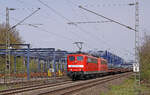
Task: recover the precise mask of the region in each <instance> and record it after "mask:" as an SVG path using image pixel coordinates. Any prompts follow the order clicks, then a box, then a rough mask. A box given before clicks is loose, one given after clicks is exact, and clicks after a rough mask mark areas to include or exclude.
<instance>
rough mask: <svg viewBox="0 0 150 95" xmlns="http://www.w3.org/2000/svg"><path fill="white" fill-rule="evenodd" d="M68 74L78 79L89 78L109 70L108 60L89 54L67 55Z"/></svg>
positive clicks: (73, 78)
mask: <svg viewBox="0 0 150 95" xmlns="http://www.w3.org/2000/svg"><path fill="white" fill-rule="evenodd" d="M67 71H68V73H67V75H68V76H69V77H71V78H72V80H76V79H78V78H80V79H81V78H89V77H94V76H96V75H100V74H105V73H107V72H108V65H107V61H106V60H105V59H103V58H99V57H93V56H91V55H87V54H69V55H68V56H67Z"/></svg>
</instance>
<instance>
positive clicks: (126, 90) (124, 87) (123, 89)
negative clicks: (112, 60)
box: [100, 78, 150, 95]
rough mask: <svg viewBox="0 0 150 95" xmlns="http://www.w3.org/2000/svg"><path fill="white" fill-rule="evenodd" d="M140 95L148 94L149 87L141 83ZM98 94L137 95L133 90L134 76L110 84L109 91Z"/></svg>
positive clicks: (149, 94) (149, 93)
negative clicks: (115, 83) (116, 83)
mask: <svg viewBox="0 0 150 95" xmlns="http://www.w3.org/2000/svg"><path fill="white" fill-rule="evenodd" d="M140 90H141V93H142V94H140V95H150V88H148V87H146V86H145V84H142V85H141V88H140ZM100 95H137V94H136V92H135V90H134V78H129V79H126V80H125V81H124V82H123V83H122V84H120V85H110V91H108V92H107V93H104V92H102V93H101V94H100Z"/></svg>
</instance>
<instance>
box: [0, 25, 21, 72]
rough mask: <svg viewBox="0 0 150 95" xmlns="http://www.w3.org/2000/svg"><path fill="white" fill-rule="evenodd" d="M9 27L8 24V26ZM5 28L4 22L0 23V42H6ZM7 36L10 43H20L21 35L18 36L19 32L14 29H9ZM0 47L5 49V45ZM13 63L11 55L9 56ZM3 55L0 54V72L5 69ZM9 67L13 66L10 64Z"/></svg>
mask: <svg viewBox="0 0 150 95" xmlns="http://www.w3.org/2000/svg"><path fill="white" fill-rule="evenodd" d="M9 27H10V26H9ZM7 30H8V29H7V28H6V25H5V24H0V44H6V34H7ZM8 34H9V38H10V44H22V43H23V41H22V40H21V37H20V36H19V32H18V31H17V30H16V29H11V30H10V31H9V33H8ZM12 48H21V47H19V46H14V47H12ZM0 49H6V47H5V46H0ZM10 63H13V57H11V62H10ZM5 66H6V65H5V55H0V72H3V71H4V69H5ZM11 68H13V66H12V64H11Z"/></svg>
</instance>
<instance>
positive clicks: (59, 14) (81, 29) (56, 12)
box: [38, 0, 112, 47]
mask: <svg viewBox="0 0 150 95" xmlns="http://www.w3.org/2000/svg"><path fill="white" fill-rule="evenodd" d="M38 1H39V2H40V3H41V4H43V5H44V6H46V7H47V8H49V9H50V10H51V11H53V12H54V13H55V14H57V15H58V16H60V17H61V18H63V19H65V20H67V21H69V22H71V20H70V19H68V18H66V17H65V16H63V15H62V14H61V13H59V12H58V11H56V10H55V9H53V8H52V7H50V6H49V5H47V4H46V3H44V2H42V1H41V0H38ZM111 21H112V20H111ZM111 21H110V22H111ZM73 24H74V25H75V26H76V27H77V28H78V29H79V30H80V31H82V32H84V33H87V34H90V36H91V35H93V36H95V37H96V38H98V39H99V40H103V39H101V38H99V37H98V36H97V35H94V34H93V33H90V32H87V31H86V30H84V29H83V28H81V27H79V26H78V25H77V24H76V23H73ZM96 42H97V41H96ZM97 44H98V43H97ZM106 44H107V43H105V41H104V45H106ZM106 46H108V47H109V45H108V44H107V45H106Z"/></svg>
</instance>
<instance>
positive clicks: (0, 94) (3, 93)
mask: <svg viewBox="0 0 150 95" xmlns="http://www.w3.org/2000/svg"><path fill="white" fill-rule="evenodd" d="M57 82H58V81H56V82H54V83H42V84H40V83H39V84H38V85H30V86H24V87H19V88H14V89H7V90H1V91H0V95H12V94H13V95H15V94H17V95H18V94H19V93H23V92H28V91H32V90H38V89H42V88H47V87H52V86H57V85H62V84H66V83H70V82H72V81H71V80H64V81H61V82H58V83H57Z"/></svg>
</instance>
